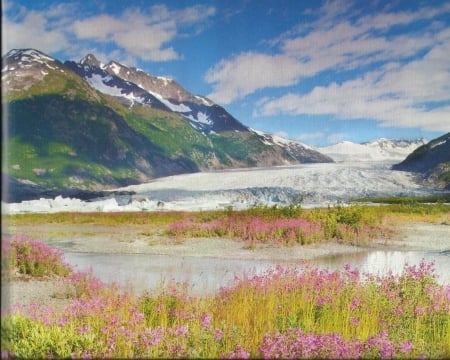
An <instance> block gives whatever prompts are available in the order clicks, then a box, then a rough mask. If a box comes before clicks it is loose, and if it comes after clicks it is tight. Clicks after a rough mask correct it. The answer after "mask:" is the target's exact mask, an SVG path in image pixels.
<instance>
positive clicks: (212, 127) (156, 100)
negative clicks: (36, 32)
mask: <svg viewBox="0 0 450 360" xmlns="http://www.w3.org/2000/svg"><path fill="white" fill-rule="evenodd" d="M2 88H3V94H4V96H3V97H2V108H3V116H4V118H6V119H7V126H6V127H5V134H4V139H3V140H4V141H3V144H4V148H3V153H4V154H5V156H4V157H5V159H6V161H5V162H4V164H3V167H2V174H3V175H4V179H10V181H9V182H10V183H11V184H13V186H12V188H13V189H14V191H15V192H16V193H20V186H21V185H23V186H24V187H26V188H27V189H28V190H30V189H32V191H29V192H30V193H33V194H38V193H39V189H40V190H41V192H42V193H45V192H48V191H56V192H61V191H63V190H65V191H69V190H70V191H71V192H73V191H74V190H95V191H100V190H104V189H109V188H114V187H118V186H124V185H130V184H137V183H142V182H146V181H149V180H151V179H154V178H157V177H161V176H167V175H173V174H181V173H190V172H197V171H203V170H211V169H226V168H236V167H253V166H273V165H289V164H299V163H305V162H332V159H330V158H329V157H327V156H325V155H322V154H320V153H318V152H317V151H315V150H314V149H311V148H309V147H307V146H306V145H303V144H301V143H296V142H292V141H287V140H285V139H280V138H278V137H274V136H271V135H267V134H263V133H260V132H258V131H254V130H252V129H249V128H248V127H246V126H245V125H243V124H242V123H240V122H239V121H238V120H237V119H235V118H234V117H233V116H231V115H230V114H229V113H228V112H227V111H226V110H225V109H224V108H222V107H221V106H219V105H217V104H214V103H213V102H212V101H211V100H209V99H207V98H205V97H203V96H198V95H193V94H191V93H189V92H188V91H187V90H185V89H183V88H182V87H181V86H180V85H179V84H177V83H176V82H175V81H173V80H170V79H167V78H163V77H157V76H152V75H150V74H147V73H145V72H143V71H141V70H138V69H135V68H131V67H127V66H125V65H122V64H119V63H117V62H114V61H111V62H110V63H108V64H106V65H105V64H102V63H100V62H99V61H98V60H97V59H96V58H95V57H94V56H93V55H87V56H85V57H84V58H83V59H82V60H81V61H80V62H78V63H76V62H71V61H69V62H65V63H64V64H63V63H61V62H60V61H58V60H56V59H53V58H52V57H50V56H48V55H46V54H43V53H42V52H40V51H38V50H34V49H23V50H11V51H10V52H9V53H8V54H7V55H6V56H5V57H4V58H3V59H2ZM30 196H31V195H30ZM36 196H37V195H36Z"/></svg>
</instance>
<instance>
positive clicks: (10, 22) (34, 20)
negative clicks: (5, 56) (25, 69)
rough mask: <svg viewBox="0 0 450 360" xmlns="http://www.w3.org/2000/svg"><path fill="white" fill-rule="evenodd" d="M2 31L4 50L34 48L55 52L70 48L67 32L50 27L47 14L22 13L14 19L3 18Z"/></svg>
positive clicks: (35, 12)
mask: <svg viewBox="0 0 450 360" xmlns="http://www.w3.org/2000/svg"><path fill="white" fill-rule="evenodd" d="M60 21H61V20H60ZM2 30H3V31H2V48H3V49H4V50H6V51H8V50H10V49H12V48H30V47H33V48H37V49H43V50H44V51H47V52H53V51H60V50H64V49H66V48H68V47H69V44H68V41H67V36H66V34H65V32H64V31H62V30H61V29H59V28H55V27H51V26H49V24H48V20H47V17H46V14H45V13H41V12H37V11H30V12H27V13H25V12H21V14H20V16H18V17H16V18H14V19H8V18H7V17H6V16H3V18H2Z"/></svg>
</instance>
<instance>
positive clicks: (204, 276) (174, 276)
mask: <svg viewBox="0 0 450 360" xmlns="http://www.w3.org/2000/svg"><path fill="white" fill-rule="evenodd" d="M65 258H66V261H67V262H68V263H69V264H70V265H72V266H73V267H74V268H75V269H77V270H87V269H89V268H92V271H93V274H94V275H95V276H97V277H99V278H100V279H102V280H103V281H105V282H108V283H111V282H116V283H119V284H120V285H121V286H123V287H126V288H132V289H134V290H135V291H136V292H137V293H142V292H143V291H145V290H151V289H155V288H157V287H158V286H159V285H161V284H162V283H168V282H171V281H174V282H186V284H187V285H188V288H189V290H190V292H192V293H211V292H214V291H216V290H217V289H219V288H220V287H222V286H226V285H229V284H231V283H232V282H233V281H234V279H235V276H238V277H242V276H245V275H246V274H253V273H257V274H260V273H263V272H264V271H265V270H267V269H268V268H270V267H273V266H275V265H276V264H281V265H284V266H295V264H292V263H287V262H286V263H283V262H273V261H256V260H235V259H217V258H198V257H181V256H167V255H147V254H93V253H75V252H65ZM422 260H423V261H425V262H427V263H429V262H434V263H435V268H436V274H438V276H439V277H438V281H439V282H440V283H442V284H450V256H449V254H446V253H445V252H441V253H439V252H434V253H433V252H422V251H380V250H377V251H369V252H363V253H357V254H351V255H348V254H347V255H340V256H332V257H325V258H320V259H315V260H312V261H310V263H311V264H313V265H315V266H317V267H320V268H328V269H330V270H342V269H343V267H344V265H345V264H350V265H351V266H352V267H353V268H358V269H359V270H360V271H361V272H363V273H370V274H379V275H383V274H386V273H388V272H392V273H393V274H400V273H401V272H402V270H403V268H404V265H405V263H408V264H409V265H418V264H419V263H420V262H421V261H422Z"/></svg>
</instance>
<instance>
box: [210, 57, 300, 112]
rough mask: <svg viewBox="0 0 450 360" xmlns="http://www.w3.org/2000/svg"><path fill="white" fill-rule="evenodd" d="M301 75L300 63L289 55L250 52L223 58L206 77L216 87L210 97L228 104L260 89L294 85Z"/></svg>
mask: <svg viewBox="0 0 450 360" xmlns="http://www.w3.org/2000/svg"><path fill="white" fill-rule="evenodd" d="M302 75H304V71H303V66H302V64H301V62H299V61H297V60H296V59H294V58H292V57H290V56H286V55H267V54H259V53H253V52H249V53H243V54H240V55H239V56H236V57H234V58H232V59H230V60H222V61H221V62H219V63H218V64H217V65H216V66H214V67H213V68H212V69H210V70H209V71H208V72H207V74H206V76H205V80H206V81H207V82H209V83H211V84H213V88H214V90H213V93H211V94H209V95H208V97H209V98H211V99H216V100H218V101H219V102H220V103H222V104H228V103H230V102H232V101H234V100H236V99H240V98H243V97H245V96H246V95H248V94H251V93H253V92H255V91H256V90H258V89H262V88H265V87H272V86H288V85H293V84H295V83H297V82H298V79H299V78H300V77H301V76H302Z"/></svg>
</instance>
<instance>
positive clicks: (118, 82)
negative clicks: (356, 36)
mask: <svg viewBox="0 0 450 360" xmlns="http://www.w3.org/2000/svg"><path fill="white" fill-rule="evenodd" d="M65 65H66V66H67V67H69V68H71V69H72V70H73V71H75V72H76V73H77V74H78V75H80V76H81V77H82V78H84V79H85V80H86V81H87V82H88V83H89V84H90V85H91V86H92V87H94V88H95V89H97V90H98V91H100V92H102V93H105V94H109V95H112V96H117V97H122V98H124V99H126V100H127V101H128V102H129V106H130V107H131V106H133V104H134V103H140V104H144V105H150V106H152V107H155V108H160V109H163V110H166V111H173V112H175V113H177V114H179V115H181V116H182V117H183V118H185V119H186V120H187V121H188V122H189V123H190V124H191V125H192V126H193V127H194V128H195V129H196V130H199V131H204V132H210V131H215V132H219V131H224V130H238V131H247V130H248V129H247V128H246V127H245V126H244V125H242V124H241V123H240V122H239V121H237V120H236V119H235V118H234V117H232V116H231V115H230V114H229V113H228V112H226V111H225V109H224V108H222V107H221V106H219V105H217V104H215V103H213V102H212V101H211V100H209V99H207V98H205V97H203V96H200V95H193V94H191V93H189V92H188V91H186V90H185V89H183V88H182V87H181V86H180V85H179V84H178V83H177V82H175V81H174V80H172V79H169V78H167V77H161V76H152V75H150V74H147V73H146V72H144V71H142V70H139V69H136V68H134V67H128V66H126V65H123V64H120V63H118V62H116V61H110V62H109V63H108V64H106V65H105V64H102V63H101V62H100V61H98V60H97V59H96V58H95V56H94V55H92V54H88V55H86V56H85V57H84V58H82V59H81V60H80V62H78V63H75V62H73V61H67V62H65Z"/></svg>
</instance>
